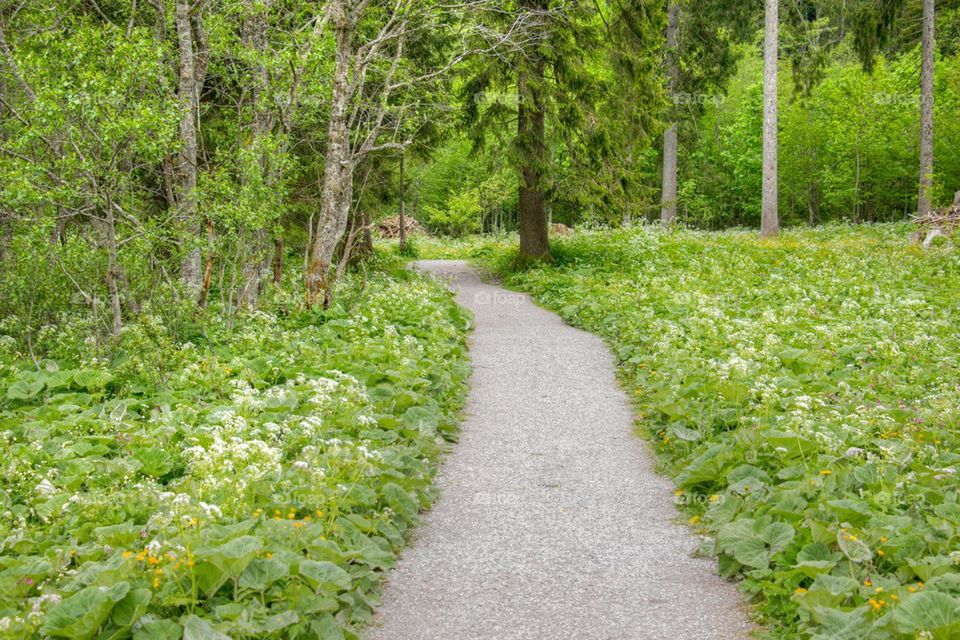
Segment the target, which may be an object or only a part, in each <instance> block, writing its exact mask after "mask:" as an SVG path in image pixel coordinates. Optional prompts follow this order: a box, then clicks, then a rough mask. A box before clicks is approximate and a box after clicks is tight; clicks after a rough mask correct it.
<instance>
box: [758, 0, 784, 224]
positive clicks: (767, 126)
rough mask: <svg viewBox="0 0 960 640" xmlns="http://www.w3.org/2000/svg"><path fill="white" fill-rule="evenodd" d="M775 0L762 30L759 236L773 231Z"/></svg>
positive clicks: (768, 0) (777, 26) (775, 218)
mask: <svg viewBox="0 0 960 640" xmlns="http://www.w3.org/2000/svg"><path fill="white" fill-rule="evenodd" d="M778 2H779V0H766V11H765V25H764V33H763V207H762V213H761V218H760V237H761V238H769V237H772V236H775V235H777V233H778V232H779V230H780V220H779V216H778V213H777V49H778V40H779V29H780V15H779V14H780V7H779V4H778Z"/></svg>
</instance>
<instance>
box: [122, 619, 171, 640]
mask: <svg viewBox="0 0 960 640" xmlns="http://www.w3.org/2000/svg"><path fill="white" fill-rule="evenodd" d="M144 617H147V616H144ZM181 636H183V627H181V626H180V625H179V624H177V623H176V622H175V621H174V620H160V619H156V618H153V617H152V616H150V620H148V621H145V620H141V622H140V624H139V625H137V629H136V630H135V631H134V632H133V640H180V638H181Z"/></svg>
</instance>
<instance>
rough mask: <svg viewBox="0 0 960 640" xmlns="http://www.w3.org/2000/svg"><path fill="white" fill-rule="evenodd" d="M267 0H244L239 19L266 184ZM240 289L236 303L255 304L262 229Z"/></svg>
mask: <svg viewBox="0 0 960 640" xmlns="http://www.w3.org/2000/svg"><path fill="white" fill-rule="evenodd" d="M270 4H271V2H270V0H266V1H264V2H259V3H254V2H251V1H250V0H247V2H246V3H245V5H246V6H245V9H246V12H247V15H246V17H245V19H244V22H243V44H244V47H246V48H247V49H248V50H250V52H251V53H252V57H253V59H254V63H253V65H252V68H251V70H250V75H251V79H252V82H251V83H250V89H251V90H250V100H251V102H252V104H253V115H252V122H251V127H250V141H251V142H250V144H251V146H252V147H253V148H254V149H255V150H256V151H257V153H258V154H259V155H258V157H257V164H258V167H259V172H260V179H261V180H262V181H263V184H264V185H266V186H268V187H270V186H272V184H273V176H272V173H271V168H270V157H269V155H268V154H267V152H266V150H265V149H264V148H263V142H264V138H266V137H267V136H268V135H269V134H270V130H271V128H272V124H271V121H270V120H271V118H270V105H268V104H267V99H268V95H269V88H270V87H269V82H270V77H269V74H268V70H267V67H266V65H265V64H264V60H265V59H266V57H267V55H268V54H269V51H268V47H269V42H268V40H267V27H268V24H267V12H268V11H269V10H270ZM243 261H244V264H243V269H242V275H241V284H240V291H239V293H238V296H237V303H238V305H239V306H240V307H243V308H245V309H253V308H254V307H256V305H257V300H258V299H259V297H260V291H261V290H262V289H263V280H264V277H265V276H266V274H267V273H269V269H270V266H271V256H270V236H269V233H268V232H267V230H266V229H264V228H260V229H256V230H255V231H254V233H253V238H252V240H251V242H250V247H249V251H247V252H245V253H244V256H243Z"/></svg>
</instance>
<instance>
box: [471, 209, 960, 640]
mask: <svg viewBox="0 0 960 640" xmlns="http://www.w3.org/2000/svg"><path fill="white" fill-rule="evenodd" d="M906 235H907V233H906V230H905V228H904V226H902V225H901V226H878V227H870V228H856V227H846V226H827V227H823V228H821V229H819V230H816V231H795V232H789V233H786V234H784V236H783V238H782V239H781V240H780V241H778V242H776V243H773V244H769V243H765V242H759V241H757V240H755V238H754V237H753V234H750V233H743V232H731V233H723V234H719V235H706V234H703V233H694V232H686V231H684V232H671V233H662V232H659V231H651V230H649V229H637V230H631V231H627V232H618V233H596V234H592V233H584V234H580V235H578V236H577V237H575V238H573V239H571V240H567V241H564V242H562V243H558V244H557V245H556V246H555V256H556V263H555V265H553V266H542V267H539V268H533V269H530V270H527V271H524V272H521V273H514V274H512V275H510V276H509V280H508V281H509V282H510V283H512V284H513V285H515V286H518V287H520V288H522V289H525V290H527V291H530V292H531V293H533V295H534V296H535V297H536V298H537V299H538V300H539V301H540V302H542V303H544V304H545V305H547V306H548V307H550V308H552V309H554V310H556V311H558V312H559V313H560V314H561V315H562V316H563V317H564V318H565V319H567V320H568V321H569V322H572V323H574V324H576V325H579V326H582V327H585V328H587V329H589V330H591V331H595V332H597V333H599V334H601V335H603V336H605V337H606V338H607V340H608V341H609V342H610V344H611V346H612V347H613V349H614V352H615V353H616V354H617V357H618V359H619V361H620V363H621V373H622V382H623V384H624V385H625V387H626V388H627V389H628V390H630V391H631V393H632V394H633V395H634V397H635V398H636V406H637V411H638V413H639V416H640V419H641V420H640V425H641V429H642V430H643V432H645V433H647V434H649V437H650V439H651V440H652V443H653V446H654V447H655V449H656V451H657V452H658V453H659V455H660V459H661V462H662V464H663V466H664V468H665V469H666V470H667V471H668V472H669V473H670V474H671V475H672V476H673V477H674V478H675V480H676V483H677V487H678V489H677V496H678V502H680V503H681V504H683V505H685V506H686V508H687V509H689V511H690V515H691V518H690V522H691V524H693V525H695V526H696V527H697V528H698V529H699V530H700V531H701V532H703V533H704V534H705V535H706V536H707V537H706V542H705V544H704V549H705V551H706V552H707V553H711V554H715V555H716V556H717V557H718V558H719V568H720V571H721V573H722V574H724V575H727V576H739V577H741V578H742V579H743V583H742V584H743V589H744V590H745V592H746V593H748V594H750V595H751V596H752V597H753V599H754V600H755V601H757V602H758V603H759V604H760V610H761V611H762V612H763V613H765V614H766V622H767V623H768V625H769V630H770V633H771V635H773V636H774V637H777V638H788V637H809V636H812V637H815V638H820V639H822V640H825V639H827V638H863V637H871V638H913V637H928V638H942V639H946V638H954V637H957V634H958V633H960V570H958V568H957V567H958V565H960V555H958V551H957V549H958V548H960V502H958V489H960V480H958V472H957V467H958V464H960V457H958V455H957V453H956V448H957V445H958V444H960V443H958V441H957V426H958V421H960V414H958V406H960V387H958V385H957V380H956V372H957V367H958V356H957V354H958V353H960V338H958V334H957V332H956V327H955V322H954V319H955V317H956V313H957V301H956V295H955V292H956V290H957V287H958V286H960V258H958V256H957V254H956V252H955V251H952V250H949V249H948V250H933V251H931V252H929V253H926V252H922V251H920V250H917V249H915V248H911V247H909V246H908V244H907V241H906ZM498 247H499V248H498ZM464 248H465V249H466V251H467V252H470V253H473V254H474V255H477V256H480V257H481V258H482V259H483V261H485V262H486V263H488V264H491V265H494V266H495V267H498V268H500V269H501V270H503V266H502V265H509V264H511V263H512V260H511V251H510V250H508V249H506V248H504V245H497V244H495V243H489V244H477V245H471V246H467V247H464Z"/></svg>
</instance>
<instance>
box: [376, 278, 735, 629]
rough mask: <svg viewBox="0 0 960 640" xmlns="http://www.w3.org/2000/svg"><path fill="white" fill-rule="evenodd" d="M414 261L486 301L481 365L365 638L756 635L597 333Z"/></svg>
mask: <svg viewBox="0 0 960 640" xmlns="http://www.w3.org/2000/svg"><path fill="white" fill-rule="evenodd" d="M418 265H419V267H420V268H421V269H424V270H427V271H429V272H432V273H434V274H436V275H438V276H441V277H445V278H449V279H450V280H451V283H452V285H453V286H454V288H455V289H456V290H457V300H458V302H459V303H460V304H461V305H463V306H464V307H467V308H468V309H470V310H471V311H473V312H474V314H476V328H475V330H474V332H473V335H472V338H471V354H472V359H473V366H474V372H473V377H472V379H471V391H470V395H469V398H468V401H467V415H466V417H465V421H464V424H463V432H462V435H461V438H460V442H459V443H458V444H457V445H456V446H455V447H454V448H453V451H452V453H451V454H450V455H449V456H448V457H447V459H446V461H445V463H444V466H443V469H442V471H441V474H440V476H439V478H438V486H439V487H440V490H441V497H440V499H439V500H438V501H437V503H436V505H434V507H433V509H432V510H431V511H430V512H429V513H428V514H427V515H426V516H425V518H424V522H423V524H421V525H420V527H419V528H418V529H417V530H416V532H415V534H414V540H413V542H412V546H411V547H410V548H409V549H408V550H407V551H406V552H405V553H404V556H403V558H402V559H401V561H400V562H399V564H398V566H397V568H396V569H395V570H394V571H393V573H392V574H391V576H390V578H389V582H388V584H387V587H386V589H385V593H384V597H383V604H382V606H381V608H380V610H379V611H378V614H377V619H376V623H375V625H374V626H373V627H371V629H370V630H369V635H370V638H371V639H372V640H441V639H442V640H480V639H483V640H568V639H569V640H658V639H670V640H680V639H685V638H691V639H697V640H704V639H714V638H745V637H748V635H749V630H750V628H751V627H750V625H749V623H748V622H747V615H746V613H745V611H744V608H743V606H742V605H741V603H740V598H739V595H738V593H737V589H736V587H735V586H734V585H733V584H730V583H728V582H726V581H724V580H722V579H721V578H720V577H718V576H717V575H716V574H715V573H714V571H713V567H714V563H713V562H712V561H709V560H704V559H696V558H693V557H691V552H692V551H693V550H694V548H695V547H696V542H695V540H694V538H693V536H692V535H691V532H690V530H689V529H688V528H686V527H685V526H681V525H678V524H676V518H677V517H678V514H677V511H676V510H675V508H674V506H673V504H672V499H673V494H672V487H671V485H670V483H669V482H668V481H667V480H666V479H664V478H662V477H660V476H658V475H656V474H655V473H654V470H653V466H652V463H651V459H650V456H649V454H648V453H647V451H646V449H645V444H644V443H643V441H642V440H640V439H639V438H637V437H636V436H635V435H633V434H632V428H633V427H632V425H633V415H632V413H631V409H630V406H629V404H628V401H627V398H626V396H625V395H624V393H623V391H622V390H621V389H620V388H619V386H618V385H617V382H616V379H615V378H614V364H613V360H612V357H611V355H610V353H609V351H608V350H607V348H606V347H605V346H604V344H603V343H602V341H601V340H600V339H598V338H596V337H595V336H593V335H591V334H589V333H585V332H583V331H580V330H578V329H574V328H572V327H570V326H567V325H566V324H564V323H563V321H562V320H561V319H560V318H559V317H558V316H556V315H554V314H552V313H550V312H548V311H545V310H544V309H541V308H540V307H538V306H536V305H534V304H533V303H532V302H531V301H530V298H529V297H527V296H526V295H522V294H518V293H514V292H510V291H507V290H505V289H502V288H500V287H496V286H493V285H489V284H485V283H483V282H482V281H481V280H480V279H479V278H478V277H477V275H476V273H475V272H474V271H473V269H472V268H471V267H469V266H468V265H467V264H466V263H464V262H459V261H422V262H420V263H418Z"/></svg>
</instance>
